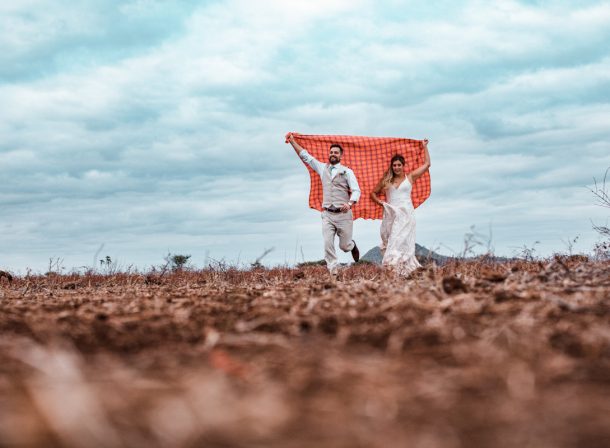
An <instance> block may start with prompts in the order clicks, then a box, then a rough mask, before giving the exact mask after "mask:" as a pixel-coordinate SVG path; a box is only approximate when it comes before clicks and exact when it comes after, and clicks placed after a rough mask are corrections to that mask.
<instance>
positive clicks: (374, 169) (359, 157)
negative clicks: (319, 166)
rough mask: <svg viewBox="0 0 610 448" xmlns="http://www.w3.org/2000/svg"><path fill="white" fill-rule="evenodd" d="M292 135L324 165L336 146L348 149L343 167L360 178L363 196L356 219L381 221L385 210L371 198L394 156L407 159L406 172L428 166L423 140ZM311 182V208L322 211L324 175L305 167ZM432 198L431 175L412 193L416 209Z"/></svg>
mask: <svg viewBox="0 0 610 448" xmlns="http://www.w3.org/2000/svg"><path fill="white" fill-rule="evenodd" d="M290 134H292V135H293V136H294V139H295V140H296V142H297V143H298V144H299V145H301V146H302V147H303V148H305V149H306V150H307V151H308V152H309V153H310V154H311V155H312V156H314V157H315V158H316V159H318V160H319V161H321V162H328V151H329V149H330V145H331V144H332V143H339V144H340V145H341V146H342V147H343V150H344V153H343V157H342V159H341V164H342V165H345V166H347V167H349V168H351V169H352V170H353V171H354V174H355V175H356V179H357V180H358V185H359V186H360V190H361V191H362V196H361V197H360V200H359V201H358V203H357V204H356V205H354V207H353V214H354V219H358V218H364V219H381V217H382V215H383V208H382V207H380V206H379V205H377V204H375V203H374V202H373V201H372V200H371V199H370V197H369V195H370V193H371V191H373V189H374V188H375V186H377V183H378V182H379V180H380V179H381V178H382V177H383V174H384V173H385V171H386V170H387V169H388V167H389V166H390V159H391V158H392V156H393V155H394V154H401V155H402V156H403V157H404V158H405V162H406V165H407V166H406V171H407V172H410V171H413V170H414V169H415V168H418V167H419V166H421V165H423V164H424V147H423V142H422V141H421V140H411V139H408V138H388V137H354V136H347V135H302V134H297V133H294V132H292V133H288V134H287V135H286V142H287V141H288V137H289V136H290ZM305 166H306V167H307V169H308V170H309V177H310V179H311V183H310V190H309V206H310V207H311V208H314V209H316V210H322V181H321V180H320V176H318V174H317V173H316V172H315V171H314V170H312V169H311V168H310V167H309V165H307V164H305ZM429 196H430V172H429V171H427V172H426V173H424V175H422V176H421V177H420V178H419V179H417V180H416V181H415V184H414V185H413V190H412V192H411V199H412V201H413V206H414V207H418V206H419V205H421V203H422V202H424V201H425V200H426V199H427V198H428V197H429Z"/></svg>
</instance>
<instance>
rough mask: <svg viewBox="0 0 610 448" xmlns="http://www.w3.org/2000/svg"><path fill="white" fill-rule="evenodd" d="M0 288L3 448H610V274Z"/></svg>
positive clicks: (512, 269)
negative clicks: (9, 447)
mask: <svg viewBox="0 0 610 448" xmlns="http://www.w3.org/2000/svg"><path fill="white" fill-rule="evenodd" d="M0 285H1V289H0V331H1V335H2V336H1V338H0V446H45V447H52V446H67V447H96V446H102V447H104V446H108V447H140V446H142V447H195V446H206V447H233V446H235V447H308V446H319V447H350V448H354V447H384V448H386V447H422V448H431V447H450V448H458V447H468V448H472V447H490V446H493V447H536V448H544V447H593V448H595V447H608V446H610V264H609V263H608V262H605V263H602V262H597V263H594V262H588V261H586V260H583V259H581V258H579V257H572V258H570V257H564V258H555V259H551V260H546V261H542V262H511V263H506V264H497V263H496V264H493V263H486V262H485V261H484V260H482V261H478V262H467V263H466V262H463V263H461V264H451V265H447V266H444V267H443V268H433V267H431V268H428V269H426V270H422V271H420V272H418V273H417V274H416V275H415V276H414V277H413V278H411V279H407V280H405V279H394V278H392V277H388V276H386V274H384V273H383V272H382V271H381V270H379V269H378V268H377V267H375V266H370V265H357V266H353V267H350V268H349V269H347V270H345V271H344V272H343V274H342V278H341V280H340V281H339V282H338V283H337V284H332V283H330V282H329V281H328V279H327V276H326V273H325V271H324V269H323V268H322V267H308V268H302V269H294V270H291V269H276V270H255V271H250V272H240V271H236V270H227V271H224V272H219V271H200V272H179V273H174V274H168V275H165V276H162V277H159V275H158V274H156V275H155V274H151V275H148V276H145V275H134V274H131V275H126V274H117V275H112V276H97V275H87V276H77V275H74V276H59V275H47V276H41V277H28V278H13V279H12V282H10V283H9V280H8V278H0Z"/></svg>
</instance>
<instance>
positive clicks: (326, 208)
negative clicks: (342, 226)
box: [322, 205, 343, 213]
mask: <svg viewBox="0 0 610 448" xmlns="http://www.w3.org/2000/svg"><path fill="white" fill-rule="evenodd" d="M322 210H324V211H325V212H331V213H343V212H342V211H341V209H340V208H337V207H334V206H332V205H331V206H330V207H322Z"/></svg>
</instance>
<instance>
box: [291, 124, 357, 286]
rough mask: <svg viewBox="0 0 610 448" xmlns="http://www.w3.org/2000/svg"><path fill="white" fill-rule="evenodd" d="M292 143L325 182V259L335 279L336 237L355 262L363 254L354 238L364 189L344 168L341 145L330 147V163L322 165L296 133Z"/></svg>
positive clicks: (323, 183) (343, 249)
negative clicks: (357, 206)
mask: <svg viewBox="0 0 610 448" xmlns="http://www.w3.org/2000/svg"><path fill="white" fill-rule="evenodd" d="M288 141H289V142H290V144H291V145H292V147H293V148H294V150H295V152H296V153H297V155H298V156H299V157H300V158H301V160H303V162H305V163H306V164H308V165H309V166H310V167H311V168H312V169H313V170H314V171H315V172H316V173H318V175H319V176H320V178H321V180H322V191H323V197H322V235H323V236H324V260H326V267H327V268H328V270H329V272H330V273H331V275H332V276H333V277H335V276H336V275H337V267H338V263H337V254H336V252H335V235H337V236H338V237H339V248H340V249H341V250H342V251H343V252H351V253H352V257H353V258H354V261H358V260H359V258H360V252H359V250H358V246H356V243H355V241H354V240H353V239H352V229H353V223H354V220H353V216H352V206H353V205H354V204H355V203H356V202H357V201H358V199H360V187H359V186H358V181H357V180H356V176H355V175H354V172H353V171H352V170H350V169H349V168H347V167H346V166H343V165H341V163H340V162H341V157H342V156H343V148H342V147H341V145H339V144H336V143H334V144H332V145H330V151H329V154H328V162H329V163H322V162H320V161H319V160H316V159H315V158H314V157H313V156H312V155H311V154H309V153H308V152H307V151H306V150H305V149H304V148H303V147H302V146H301V145H299V144H298V143H297V142H296V141H295V139H294V137H293V136H292V134H291V135H290V137H289V139H288Z"/></svg>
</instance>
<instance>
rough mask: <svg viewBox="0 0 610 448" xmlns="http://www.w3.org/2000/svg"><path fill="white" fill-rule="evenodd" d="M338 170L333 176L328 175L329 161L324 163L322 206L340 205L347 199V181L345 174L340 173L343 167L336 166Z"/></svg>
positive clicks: (343, 169)
mask: <svg viewBox="0 0 610 448" xmlns="http://www.w3.org/2000/svg"><path fill="white" fill-rule="evenodd" d="M338 169H339V172H338V173H337V174H336V175H335V177H334V178H332V179H331V177H330V163H327V164H326V167H325V168H324V171H323V172H322V191H323V193H324V196H323V198H322V207H330V206H331V205H332V206H335V207H341V206H342V205H343V204H345V203H346V202H348V201H349V197H350V189H349V185H348V183H347V174H341V171H345V167H341V168H338Z"/></svg>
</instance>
